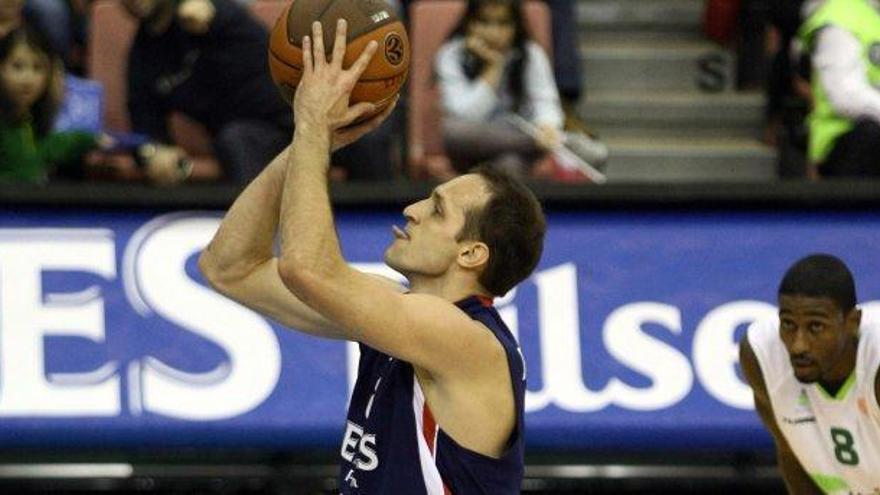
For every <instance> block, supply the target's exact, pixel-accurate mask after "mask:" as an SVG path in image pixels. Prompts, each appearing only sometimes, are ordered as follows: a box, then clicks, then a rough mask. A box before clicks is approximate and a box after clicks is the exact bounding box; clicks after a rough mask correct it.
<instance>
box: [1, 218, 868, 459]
mask: <svg viewBox="0 0 880 495" xmlns="http://www.w3.org/2000/svg"><path fill="white" fill-rule="evenodd" d="M220 218H221V214H220V213H218V212H177V213H171V214H162V213H155V214H149V213H143V212H138V213H132V212H106V211H103V212H90V211H61V210H51V211H50V210H42V211H39V210H28V211H14V210H12V211H10V210H7V211H6V212H5V213H3V214H2V215H0V446H3V447H5V448H12V447H48V448H55V447H74V448H96V447H97V448H104V447H119V448H130V447H150V446H154V447H159V446H163V447H177V446H188V447H230V448H236V447H258V448H277V449H304V448H315V447H317V448H328V449H330V448H336V447H337V446H338V445H339V442H340V440H341V436H342V429H343V425H344V417H345V409H346V402H347V397H348V392H349V390H350V387H351V386H352V385H353V379H354V372H355V371H356V370H355V364H356V360H357V348H356V346H355V345H353V344H347V343H344V342H336V341H324V340H320V339H317V338H313V337H309V336H306V335H303V334H300V333H297V332H295V331H291V330H289V329H285V328H283V327H282V326H280V325H279V324H277V323H275V322H272V321H268V320H267V319H265V318H263V317H261V316H259V315H257V314H255V313H253V312H251V311H250V310H248V309H246V308H243V307H241V306H239V305H237V304H236V303H234V302H232V301H230V300H228V299H225V298H224V297H223V296H221V295H219V294H217V293H216V292H214V291H213V290H211V289H210V288H208V287H207V286H206V284H205V282H204V280H203V278H202V277H201V275H200V274H199V273H198V270H197V268H196V259H197V257H198V253H199V252H200V250H201V249H202V248H203V247H204V246H205V245H206V244H207V242H208V241H209V240H210V238H211V236H212V235H213V233H214V231H215V230H216V228H217V226H218V225H219V222H220ZM548 220H549V231H548V235H547V241H546V248H545V254H544V257H543V259H542V262H541V264H540V265H539V267H538V269H537V270H536V272H535V273H534V274H533V276H532V277H531V278H530V279H528V280H527V281H525V282H524V283H522V284H521V285H520V286H519V287H518V288H517V289H515V290H514V291H512V292H511V293H510V294H508V295H507V296H505V297H504V298H501V299H499V300H498V301H497V302H496V305H497V306H498V307H499V309H500V311H501V313H502V315H503V317H504V318H505V319H506V320H507V321H508V323H509V325H510V326H511V328H512V329H513V331H514V332H515V333H517V334H518V336H519V339H520V343H521V346H522V350H523V354H524V357H525V360H526V364H527V367H528V395H527V398H526V408H527V416H526V428H527V432H526V440H527V446H528V447H529V448H530V449H536V450H537V449H540V450H565V451H570V450H572V449H573V450H576V451H607V450H615V449H619V450H633V449H638V450H649V451H661V452H663V451H682V450H687V451H693V450H723V451H731V450H743V451H753V450H767V449H769V448H770V446H771V441H770V438H769V436H768V435H767V434H766V433H765V432H764V430H763V428H762V427H761V425H760V423H759V421H758V419H757V416H756V414H755V412H754V408H753V404H752V398H751V392H750V390H749V388H748V387H747V385H746V384H745V382H744V381H743V378H742V375H741V372H740V370H739V367H738V362H737V341H738V340H739V338H741V336H742V334H743V332H744V330H745V328H746V326H747V325H748V324H749V323H750V322H752V321H754V320H756V319H759V318H772V317H773V316H774V314H775V306H774V304H775V291H776V286H777V284H778V282H779V279H780V277H781V275H782V273H783V272H784V270H785V269H786V268H787V267H788V266H789V265H790V264H791V263H792V262H793V261H794V260H796V259H797V258H799V257H801V256H804V255H806V254H808V253H812V252H829V253H833V254H835V255H838V256H840V257H842V258H843V259H844V260H845V261H846V262H847V263H848V264H849V266H850V267H851V268H852V270H853V272H854V273H855V275H856V281H857V289H858V291H859V299H860V301H862V304H863V308H865V309H866V312H867V313H868V314H873V313H877V311H875V310H876V309H877V307H878V305H880V303H878V302H873V301H875V300H880V277H878V276H877V270H876V266H875V265H876V261H875V260H876V255H875V253H876V252H877V251H878V248H880V215H877V214H870V213H852V212H848V213H826V214H798V213H791V212H782V213H757V212H737V213H720V212H694V213H682V212H663V213H636V212H634V213H611V212H599V213H584V212H550V213H549V214H548ZM400 221H401V218H400V217H399V216H397V215H393V214H391V213H387V212H373V213H355V212H343V213H340V214H339V216H338V218H337V224H338V231H339V234H340V238H341V240H342V244H343V250H344V252H345V255H346V257H347V259H348V260H350V261H351V262H352V263H353V264H356V265H357V266H358V267H359V268H361V269H364V270H369V271H375V272H379V273H385V274H387V275H391V276H394V275H395V274H394V273H393V272H390V271H389V270H388V269H387V267H384V265H383V264H382V262H381V260H382V253H383V251H384V248H385V247H386V245H387V244H388V243H389V242H390V241H391V240H392V234H391V230H390V226H391V224H392V223H395V222H398V223H399V222H400Z"/></svg>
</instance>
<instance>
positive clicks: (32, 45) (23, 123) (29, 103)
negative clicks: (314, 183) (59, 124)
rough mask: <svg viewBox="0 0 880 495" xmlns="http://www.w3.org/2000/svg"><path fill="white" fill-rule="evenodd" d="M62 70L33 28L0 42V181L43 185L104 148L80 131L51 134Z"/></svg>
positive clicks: (14, 32)
mask: <svg viewBox="0 0 880 495" xmlns="http://www.w3.org/2000/svg"><path fill="white" fill-rule="evenodd" d="M63 77H64V72H63V67H62V63H61V60H60V58H58V57H57V56H56V55H54V53H53V52H52V51H51V49H50V47H49V43H48V41H47V40H46V39H45V38H44V37H43V36H42V35H41V34H40V33H39V32H38V31H36V29H35V28H33V27H31V26H29V25H26V24H24V25H21V26H20V27H19V28H17V29H14V30H12V31H11V32H9V33H7V34H6V35H5V36H3V37H2V38H0V179H2V180H4V181H20V182H32V183H44V182H46V181H47V180H48V179H49V176H50V173H51V172H52V171H53V168H55V167H57V168H59V169H71V168H79V167H81V166H82V163H83V158H84V157H85V155H86V153H88V152H89V151H91V150H93V149H95V148H97V147H99V145H103V146H105V147H106V146H109V144H110V143H109V141H108V140H107V138H102V137H100V136H97V135H95V134H92V133H86V132H77V131H71V132H52V130H51V129H52V125H53V123H54V118H55V114H56V112H57V110H58V105H59V102H60V99H61V92H62V83H63Z"/></svg>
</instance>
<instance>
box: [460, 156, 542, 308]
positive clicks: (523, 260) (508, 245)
mask: <svg viewBox="0 0 880 495" xmlns="http://www.w3.org/2000/svg"><path fill="white" fill-rule="evenodd" d="M471 173H474V174H477V175H479V176H481V177H482V178H483V180H485V181H486V184H487V187H488V189H489V193H490V197H489V199H488V200H487V201H486V204H485V205H483V207H482V208H472V209H470V210H469V211H467V212H466V214H465V222H464V225H463V226H462V228H461V231H460V232H459V233H458V240H478V241H482V242H485V243H486V245H487V246H488V247H489V262H488V264H487V265H486V268H485V269H484V270H483V273H481V274H480V277H479V282H480V284H481V285H482V286H483V287H484V288H485V289H486V290H488V291H489V292H490V293H492V295H495V296H502V295H504V294H505V293H507V291H509V290H510V289H512V288H513V287H514V286H516V284H518V283H520V282H522V281H523V280H525V278H526V277H528V276H529V275H530V274H531V273H532V271H533V270H534V269H535V267H536V266H537V265H538V261H540V260H541V253H542V252H543V251H544V233H545V232H546V231H547V222H546V220H545V219H544V212H543V210H542V209H541V203H540V202H539V201H538V198H536V197H535V195H534V193H532V191H531V190H530V189H529V188H528V187H527V186H526V185H525V184H523V183H522V182H521V181H520V180H519V179H517V178H516V177H514V176H513V175H511V174H509V173H507V172H504V171H501V170H498V169H497V168H493V167H488V166H480V167H477V168H475V169H473V170H472V171H471Z"/></svg>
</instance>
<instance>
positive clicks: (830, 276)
mask: <svg viewBox="0 0 880 495" xmlns="http://www.w3.org/2000/svg"><path fill="white" fill-rule="evenodd" d="M779 295H780V296H782V295H786V296H807V297H823V298H829V299H831V300H833V301H834V302H835V303H837V305H838V307H840V310H841V311H843V313H844V314H846V313H849V311H850V310H851V309H853V308H854V307H855V305H856V287H855V282H854V281H853V276H852V273H851V272H850V271H849V268H847V266H846V264H845V263H844V262H843V261H841V260H840V258H837V257H835V256H832V255H830V254H811V255H810V256H807V257H805V258H801V259H800V260H798V261H797V262H796V263H795V264H794V265H792V266H791V267H790V268H789V269H788V271H786V272H785V276H784V277H782V282H781V283H780V284H779Z"/></svg>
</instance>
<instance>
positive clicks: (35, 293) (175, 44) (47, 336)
mask: <svg viewBox="0 0 880 495" xmlns="http://www.w3.org/2000/svg"><path fill="white" fill-rule="evenodd" d="M827 1H828V2H832V1H835V0H827ZM822 3H823V2H819V1H812V2H811V1H806V2H802V1H796V0H790V1H783V0H547V1H546V2H543V1H537V0H532V1H527V2H525V4H524V11H523V12H524V16H523V19H524V20H523V24H524V25H526V26H527V29H529V31H528V32H529V33H530V37H531V39H533V40H534V42H535V43H536V44H537V46H539V47H540V50H543V52H541V53H544V54H545V55H546V57H547V60H548V62H549V65H548V68H549V69H550V70H552V75H549V76H548V75H546V74H545V75H544V76H541V78H542V79H541V80H543V81H544V82H545V83H547V84H548V85H549V86H542V87H543V90H542V91H532V90H531V89H530V88H532V89H533V88H535V87H538V84H537V83H535V82H534V80H533V79H528V77H531V76H527V81H530V82H528V83H526V84H525V85H524V86H522V85H521V86H519V88H520V89H519V90H517V89H516V88H517V86H516V85H515V84H514V85H512V86H505V85H506V84H507V82H505V81H507V79H502V82H501V83H499V86H497V87H495V88H494V89H496V90H497V91H499V95H501V96H493V95H491V94H487V95H484V96H483V97H482V99H477V100H474V101H475V102H476V103H474V104H472V105H466V106H467V108H465V109H464V110H471V111H472V110H474V108H476V107H481V106H485V107H486V111H485V112H484V114H482V115H480V116H478V117H480V119H484V120H485V121H484V122H482V124H486V125H488V126H489V127H488V128H490V129H495V130H499V129H501V127H503V126H500V125H499V124H498V123H499V122H501V120H495V119H496V118H499V116H500V117H501V118H502V119H507V120H505V122H507V123H508V124H509V123H510V122H511V121H514V122H517V123H518V124H516V125H513V127H510V129H507V127H505V129H507V130H508V131H509V132H508V133H507V134H504V135H503V136H501V137H500V138H499V141H498V142H496V141H493V140H492V139H494V137H495V135H494V134H491V135H490V134H485V135H484V134H469V133H470V132H476V131H470V130H468V131H467V132H464V133H461V132H459V133H456V132H455V131H456V129H458V128H457V127H455V125H454V124H455V123H456V122H457V121H456V120H455V119H458V118H461V115H458V114H456V111H457V110H456V109H457V107H458V106H461V105H458V106H456V97H459V98H464V96H462V95H463V93H460V92H456V91H458V90H450V89H448V88H444V86H443V85H444V84H445V83H446V82H448V81H450V80H453V79H454V78H455V77H465V78H466V79H464V80H465V81H466V82H465V83H463V84H464V86H462V87H465V88H468V87H470V86H468V85H469V84H472V83H473V81H474V80H476V79H475V78H479V77H481V76H480V74H481V73H480V71H481V70H484V69H485V65H482V66H481V65H479V64H478V65H477V68H476V69H473V68H471V69H468V68H467V67H465V66H464V65H462V67H463V69H462V68H461V67H459V66H458V65H455V64H457V63H458V62H455V63H454V64H453V65H452V66H451V67H452V69H454V70H447V68H448V67H446V66H444V65H443V62H442V61H441V60H442V55H441V56H438V53H441V54H442V53H445V52H443V50H444V48H446V46H447V45H446V44H447V43H454V42H455V35H453V34H451V33H453V30H454V28H455V27H456V26H458V25H462V26H465V28H464V29H465V31H464V32H465V33H467V32H469V31H468V29H470V28H468V27H467V26H468V25H469V24H468V22H471V21H474V20H475V19H476V21H477V22H483V23H491V22H490V21H487V20H486V19H483V18H482V17H479V16H477V17H475V18H474V19H468V18H465V19H462V13H463V12H464V8H465V2H464V1H463V0H415V1H412V2H406V3H394V4H390V6H389V9H394V10H396V12H397V14H398V15H399V17H400V19H401V20H402V21H403V22H405V23H406V26H407V29H408V33H409V37H410V42H411V44H412V57H411V66H410V74H409V81H408V83H407V85H406V86H405V88H404V90H403V99H402V100H401V102H400V104H399V105H398V108H397V109H396V110H395V112H394V113H393V114H392V116H391V118H390V119H389V120H388V121H387V122H386V123H385V124H384V125H383V126H382V127H381V128H380V129H379V130H377V131H376V132H375V133H373V134H371V135H369V136H368V137H367V138H365V139H364V140H363V142H360V143H358V145H356V146H354V147H352V148H350V149H347V150H343V151H342V152H339V153H336V154H334V156H333V159H332V164H333V167H332V169H331V172H330V173H331V178H332V187H331V189H332V197H333V201H334V206H335V208H336V214H337V218H336V220H337V226H338V231H339V235H340V238H341V241H342V245H343V249H344V251H345V255H346V258H347V259H349V260H350V261H351V262H353V263H355V264H356V266H358V267H359V268H360V269H363V270H366V271H374V272H378V273H385V274H389V273H388V269H387V268H386V267H385V266H384V265H383V264H382V253H383V250H384V247H385V246H386V245H387V244H388V243H389V242H390V241H391V239H392V236H391V230H390V226H391V225H392V224H393V223H395V222H397V223H399V222H400V221H401V219H402V217H401V215H400V211H401V209H402V208H403V207H404V206H405V205H407V204H408V203H410V202H412V201H415V200H418V199H420V198H422V197H425V196H426V195H427V194H429V192H430V190H431V188H432V187H433V186H434V185H435V184H436V183H437V182H438V181H440V180H445V179H447V178H450V177H453V176H455V175H456V174H458V173H460V172H461V171H462V170H461V164H462V163H470V162H471V161H473V162H483V161H487V162H491V163H493V164H495V165H496V166H503V167H508V168H511V169H512V170H513V171H514V172H515V173H518V174H521V175H522V176H523V177H525V178H526V180H527V181H528V182H529V184H530V186H531V187H533V189H534V190H535V191H536V193H537V194H538V196H539V197H540V198H541V199H542V201H543V203H544V205H545V208H546V210H547V216H548V222H549V231H548V237H547V244H546V248H545V254H544V257H543V260H542V262H541V264H540V265H539V267H538V269H537V271H536V272H535V274H534V275H533V276H532V277H531V278H530V279H528V280H527V281H525V282H523V284H521V285H520V286H519V287H518V288H517V289H515V290H514V291H512V292H511V293H510V294H508V295H506V296H505V297H504V298H500V299H499V300H498V301H496V305H497V307H498V308H499V310H500V312H501V314H502V316H503V317H504V318H505V320H506V321H507V322H508V325H509V326H510V327H511V329H512V330H513V331H514V332H515V333H517V334H518V337H519V339H520V342H521V345H522V348H523V353H524V357H525V360H526V363H527V367H528V373H529V376H528V394H527V397H526V414H527V416H526V422H527V432H526V445H527V459H526V460H527V467H526V479H525V481H524V483H523V493H534V494H562V493H661V492H662V493H665V492H671V491H674V492H677V493H713V494H714V493H731V494H732V493H745V492H749V493H755V494H760V493H782V492H783V491H784V486H783V484H782V481H781V478H780V476H779V473H778V471H777V470H776V466H775V458H774V452H773V444H772V441H771V439H770V437H769V435H768V434H767V433H766V431H765V430H764V428H763V427H762V425H761V424H760V422H759V420H758V417H757V415H756V414H755V412H754V407H753V404H752V397H751V391H750V389H749V388H748V386H747V385H746V383H745V381H744V378H743V377H742V374H741V371H740V369H739V365H738V362H737V361H738V357H737V342H738V341H739V339H740V338H742V335H743V334H744V331H745V328H746V327H747V326H748V325H749V324H750V323H751V322H753V321H755V320H757V319H760V318H768V317H770V318H772V317H773V315H774V314H775V303H776V288H777V284H778V281H779V279H780V278H781V276H782V274H783V272H784V270H785V269H786V268H787V267H788V266H789V265H790V264H791V263H792V262H794V261H795V260H796V259H798V258H800V257H802V256H804V255H806V254H808V253H813V252H829V253H832V254H835V255H837V256H839V257H841V258H842V259H844V260H845V261H846V262H847V264H848V265H849V266H850V268H851V269H852V270H853V273H854V274H855V278H856V282H857V290H858V293H859V300H860V302H861V303H862V306H863V308H864V309H865V310H866V312H867V313H868V314H878V306H877V305H878V304H880V277H877V276H876V273H877V272H876V266H875V265H876V262H875V258H876V257H875V256H874V252H876V250H877V248H880V216H878V214H877V211H878V208H877V207H878V205H880V188H878V187H877V182H875V179H874V178H873V177H874V176H876V175H877V173H878V170H880V163H878V162H877V160H878V157H880V153H874V151H873V149H872V148H871V146H872V145H873V146H876V143H877V142H880V140H875V139H873V136H875V134H872V133H873V132H876V131H875V130H874V126H876V123H874V122H876V121H880V117H876V121H875V120H872V119H875V117H873V116H872V115H873V113H872V112H873V110H871V108H872V107H870V106H869V105H868V104H867V103H865V104H864V106H863V107H859V108H857V109H855V110H853V109H852V108H844V107H846V105H842V106H841V104H840V99H839V98H836V97H835V96H834V95H835V94H836V93H835V92H834V91H833V90H832V91H831V92H830V95H829V94H828V93H829V91H828V88H827V87H825V86H823V84H826V83H825V82H823V81H834V80H835V79H834V75H833V74H832V75H822V74H817V73H816V72H815V71H814V69H813V64H812V59H813V57H815V56H817V55H816V53H817V51H820V48H819V46H821V43H820V40H821V39H820V40H816V39H815V38H814V37H811V35H810V33H808V32H806V31H802V32H801V34H800V35H799V34H798V29H799V28H800V26H801V25H802V23H803V21H804V20H806V19H809V18H810V16H812V15H813V14H814V13H815V12H816V10H815V9H817V8H821V6H822ZM287 5H288V3H287V2H285V1H284V0H250V1H247V0H241V1H240V2H239V1H237V0H236V1H232V0H175V1H172V0H144V1H142V2H138V1H137V0H124V1H123V0H0V36H2V38H0V39H2V41H0V76H2V77H0V82H2V87H0V89H2V90H3V94H0V104H2V105H0V117H2V118H3V120H2V121H0V491H2V492H3V493H53V494H56V493H57V494H68V493H69V494H73V493H120V494H121V493H168V494H190V493H205V494H251V493H254V494H257V493H259V494H324V493H335V491H334V490H335V486H336V479H335V477H336V465H337V457H338V455H339V453H338V452H339V447H340V443H341V439H342V434H343V425H344V416H345V409H346V403H347V397H348V391H349V390H350V387H351V386H352V385H353V378H354V374H355V372H356V362H357V348H356V346H353V345H351V344H345V343H339V342H324V341H319V340H316V339H313V338H309V337H306V336H304V335H301V334H298V333H296V332H292V331H290V330H289V329H285V328H283V327H281V326H280V325H278V324H276V323H275V322H271V321H268V320H266V319H264V318H262V317H260V316H258V315H256V314H254V313H252V312H250V311H248V310H246V309H244V308H242V307H240V306H238V305H236V304H234V303H232V302H231V301H229V300H226V299H224V298H223V297H221V296H219V295H218V294H216V293H214V292H213V291H211V290H210V289H208V288H207V285H206V283H205V282H204V280H203V278H202V277H201V275H200V274H199V273H198V270H197V268H196V266H195V260H196V258H197V256H198V253H199V252H200V251H201V249H202V248H203V247H204V246H205V245H206V244H207V242H208V240H209V239H210V238H211V236H212V235H213V233H214V231H215V230H216V228H217V226H218V225H219V222H220V219H221V218H222V214H223V211H224V210H225V209H226V208H228V207H229V205H230V204H231V202H232V201H233V200H234V198H235V197H236V195H237V194H238V193H239V192H240V190H241V189H242V187H243V186H244V184H246V183H247V181H248V180H250V179H251V178H252V177H253V176H254V175H255V174H256V173H258V172H259V170H260V168H261V167H262V165H263V164H265V163H266V160H267V158H260V157H265V156H268V157H271V156H273V155H274V154H275V153H276V152H277V150H278V149H280V148H279V147H283V146H284V145H285V144H286V142H287V140H288V139H289V136H290V130H291V129H290V126H291V119H290V110H289V109H288V108H287V107H286V106H285V105H284V103H283V102H282V100H281V99H280V98H278V97H277V89H276V88H275V85H274V84H273V82H272V81H271V79H270V78H269V74H268V70H267V68H266V55H265V54H266V49H267V44H268V35H269V29H270V27H271V26H272V24H273V22H274V20H275V19H276V18H277V17H278V15H280V14H281V13H282V12H283V10H284V8H285V7H286V6H287ZM163 19H164V20H163ZM492 22H495V21H492ZM506 22H508V21H506V20H502V21H500V24H501V25H502V27H503V25H504V24H505V23H506ZM496 24H499V22H496ZM511 26H512V24H511ZM150 29H152V30H153V31H151V32H152V34H149V33H148V32H147V31H149V30H150ZM34 32H36V33H37V34H36V35H34V34H33V33H34ZM449 46H453V45H449ZM448 53H454V52H448ZM517 56H518V55H514V56H512V57H511V58H509V59H508V60H514V59H516V58H517ZM22 60H23V61H25V62H28V63H33V64H34V66H35V67H36V69H34V73H36V74H37V75H36V76H28V77H32V79H27V78H25V76H22V75H21V73H19V72H16V70H18V69H15V63H19V64H20V63H21V61H22ZM483 63H484V64H485V63H486V62H485V61H484V62H483ZM871 63H874V62H871ZM480 67H482V68H480ZM520 69H521V68H520ZM456 70H458V72H456ZM506 70H508V72H507V73H506V74H508V76H507V77H510V78H512V79H516V76H510V74H513V73H514V71H513V69H510V68H508V69H506ZM469 71H470V72H469ZM474 71H476V72H474ZM459 73H460V74H459ZM474 74H476V76H475V75H474ZM865 77H867V76H865ZM467 81H469V82H467ZM548 81H549V82H548ZM862 86H864V87H867V88H868V89H864V88H862ZM862 86H859V87H860V88H862V89H861V90H860V91H862V92H867V93H868V96H864V95H853V99H854V101H857V102H861V101H866V102H867V101H870V98H872V97H873V96H872V94H871V91H876V89H873V87H872V86H870V85H868V84H863V85H862ZM817 88H818V90H819V92H820V93H821V94H819V95H818V96H817ZM504 91H508V92H510V91H512V92H513V93H512V94H513V97H512V99H511V98H508V96H510V94H508V96H504V94H505V93H504ZM518 91H519V92H518ZM857 96H858V97H864V98H865V99H864V100H859V99H858V98H856V97H857ZM528 98H534V101H530V102H528V103H526V104H520V105H513V107H510V106H509V105H508V106H505V105H507V103H509V102H510V101H519V102H520V103H522V102H523V101H527V100H528ZM486 101H492V102H496V103H497V105H496V106H495V107H492V105H483V103H485V102H486ZM499 102H500V103H499ZM504 102H507V103H504ZM459 103H460V101H459ZM859 104H860V103H856V105H859ZM539 105H549V107H548V108H550V110H549V111H550V112H551V114H552V115H555V117H552V118H549V120H546V121H541V120H540V118H538V117H536V115H540V114H541V112H540V111H537V110H536V109H537V108H538V106H539ZM820 107H821V108H824V109H825V110H824V111H825V112H826V113H825V114H822V115H819V116H818V117H816V119H814V120H815V122H818V123H817V124H811V122H813V120H808V118H807V116H808V115H809V114H810V112H814V111H815V109H816V108H820ZM510 114H516V115H518V117H516V118H508V117H510ZM821 118H825V119H838V120H840V119H842V120H844V121H846V122H849V123H848V124H847V125H848V127H846V130H845V132H842V133H836V134H834V136H833V137H832V138H829V139H830V140H829V139H826V138H823V139H825V140H824V141H822V142H821V143H819V144H811V137H810V135H811V129H814V128H812V127H811V125H817V126H819V127H815V129H818V130H817V131H814V136H813V140H814V141H815V139H816V137H815V133H821V134H822V135H823V136H826V135H827V134H828V133H827V132H826V131H827V128H826V127H822V126H823V124H822V121H821ZM467 119H470V120H468V123H469V124H475V123H479V122H477V121H478V120H479V119H477V118H476V117H474V116H473V115H470V116H468V117H467ZM467 119H465V120H467ZM517 119H519V120H517ZM459 123H460V122H459ZM545 124H546V125H549V127H552V128H553V129H555V130H552V131H548V132H550V134H551V135H552V136H555V137H552V138H545V137H542V136H544V134H541V133H542V132H544V131H543V130H541V129H543V126H544V125H545ZM505 125H507V124H505ZM467 129H472V128H467ZM473 129H478V130H479V132H485V131H486V127H485V126H484V127H473ZM539 134H540V135H539ZM474 136H477V141H478V143H477V144H478V145H477V146H476V147H474V146H471V148H468V146H469V142H468V141H467V140H466V139H465V140H464V141H462V140H461V139H462V138H468V137H471V138H473V137H474ZM456 139H459V140H458V141H457V140H456ZM471 141H473V139H472V140H471ZM490 142H491V143H492V144H491V145H490ZM498 143H501V144H498ZM517 143H518V144H517ZM522 143H525V144H522ZM866 143H867V144H866ZM872 143H873V144H872ZM470 144H472V142H471V143H470ZM518 146H523V147H518ZM489 148H491V149H493V150H495V151H493V152H492V153H489V152H488V151H486V150H487V149H489ZM496 148H497V150H496ZM820 148H821V149H820ZM467 150H470V151H474V150H476V151H474V153H475V154H468V153H466V151H467ZM524 150H525V151H524ZM481 153H482V154H481ZM511 164H512V165H511ZM391 275H393V274H391Z"/></svg>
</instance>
